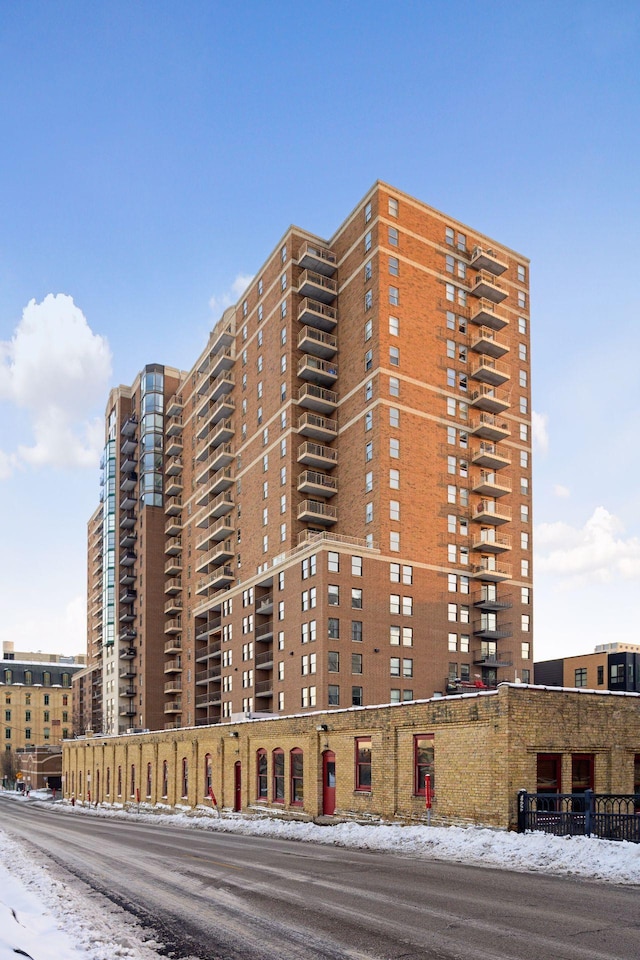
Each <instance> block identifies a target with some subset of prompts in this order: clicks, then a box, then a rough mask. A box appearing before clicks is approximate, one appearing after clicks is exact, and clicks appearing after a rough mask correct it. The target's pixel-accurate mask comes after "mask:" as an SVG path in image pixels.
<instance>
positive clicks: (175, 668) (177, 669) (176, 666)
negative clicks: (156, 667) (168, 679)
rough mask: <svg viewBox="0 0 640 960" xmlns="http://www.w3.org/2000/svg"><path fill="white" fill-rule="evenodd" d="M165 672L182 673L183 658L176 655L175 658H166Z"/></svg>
mask: <svg viewBox="0 0 640 960" xmlns="http://www.w3.org/2000/svg"><path fill="white" fill-rule="evenodd" d="M164 672H165V673H182V660H181V659H180V657H176V658H175V660H166V661H165V664H164Z"/></svg>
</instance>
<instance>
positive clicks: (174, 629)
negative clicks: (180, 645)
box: [164, 617, 182, 633]
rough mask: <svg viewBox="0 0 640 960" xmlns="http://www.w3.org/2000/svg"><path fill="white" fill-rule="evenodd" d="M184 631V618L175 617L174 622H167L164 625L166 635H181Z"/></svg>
mask: <svg viewBox="0 0 640 960" xmlns="http://www.w3.org/2000/svg"><path fill="white" fill-rule="evenodd" d="M181 630H182V617H174V618H173V620H167V622H166V623H165V625H164V632H165V633H180V631H181Z"/></svg>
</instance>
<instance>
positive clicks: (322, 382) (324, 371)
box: [298, 353, 338, 387]
mask: <svg viewBox="0 0 640 960" xmlns="http://www.w3.org/2000/svg"><path fill="white" fill-rule="evenodd" d="M298 376H299V377H300V379H301V380H308V381H309V382H310V383H317V384H318V385H319V386H321V387H330V386H331V385H332V384H334V383H335V382H336V380H337V379H338V365H337V363H335V362H334V361H333V360H319V359H318V357H312V356H310V354H308V353H305V355H304V357H300V360H299V361H298Z"/></svg>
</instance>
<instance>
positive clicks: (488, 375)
mask: <svg viewBox="0 0 640 960" xmlns="http://www.w3.org/2000/svg"><path fill="white" fill-rule="evenodd" d="M471 376H472V378H473V379H474V380H479V381H480V382H481V383H490V384H492V386H494V387H499V386H500V385H501V384H503V383H506V382H507V380H510V379H511V373H510V371H509V368H508V366H507V365H506V364H505V363H500V361H499V360H494V359H493V357H478V359H477V360H476V361H475V362H472V365H471Z"/></svg>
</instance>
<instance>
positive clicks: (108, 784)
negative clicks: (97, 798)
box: [105, 767, 111, 797]
mask: <svg viewBox="0 0 640 960" xmlns="http://www.w3.org/2000/svg"><path fill="white" fill-rule="evenodd" d="M106 781H107V783H106V786H107V789H106V791H105V797H110V796H111V767H107V776H106Z"/></svg>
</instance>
